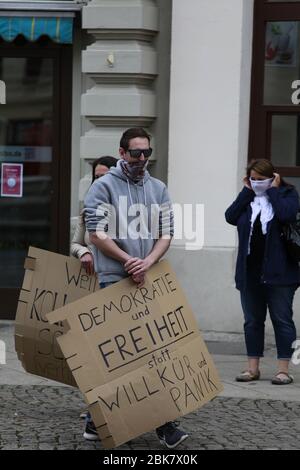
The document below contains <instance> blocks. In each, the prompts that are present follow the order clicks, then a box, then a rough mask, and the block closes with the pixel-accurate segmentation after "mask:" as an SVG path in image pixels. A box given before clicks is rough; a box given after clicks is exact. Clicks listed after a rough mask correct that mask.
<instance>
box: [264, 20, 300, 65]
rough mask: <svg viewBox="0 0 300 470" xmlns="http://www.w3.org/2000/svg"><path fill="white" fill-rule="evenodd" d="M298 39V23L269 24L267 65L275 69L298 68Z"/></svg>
mask: <svg viewBox="0 0 300 470" xmlns="http://www.w3.org/2000/svg"><path fill="white" fill-rule="evenodd" d="M297 39H298V23H297V21H271V22H268V23H267V30H266V50H265V64H266V65H268V66H273V67H274V66H276V67H296V66H297V54H298V53H297Z"/></svg>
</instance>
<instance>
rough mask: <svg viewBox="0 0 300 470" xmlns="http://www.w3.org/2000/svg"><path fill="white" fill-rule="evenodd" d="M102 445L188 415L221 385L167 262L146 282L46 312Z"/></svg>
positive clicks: (122, 283) (118, 287)
mask: <svg viewBox="0 0 300 470" xmlns="http://www.w3.org/2000/svg"><path fill="white" fill-rule="evenodd" d="M47 318H48V319H49V322H50V323H52V324H53V323H55V322H61V321H67V323H68V325H69V327H70V329H69V331H68V332H67V333H66V334H65V335H63V336H61V337H60V338H58V342H59V344H60V346H61V349H62V351H63V353H64V355H65V357H66V359H67V362H68V364H69V366H70V369H71V370H72V373H73V376H74V378H75V380H76V382H77V384H78V387H79V388H80V390H81V391H82V392H83V394H84V396H85V399H86V402H87V403H88V405H89V409H90V411H91V414H92V418H93V420H94V423H95V425H96V428H97V431H98V434H99V436H100V438H101V441H102V443H103V445H104V447H106V448H109V447H115V446H118V445H120V444H122V443H124V442H127V441H128V440H130V439H133V438H135V437H137V436H139V435H140V434H143V433H145V432H148V431H150V430H153V429H155V428H156V427H158V426H161V425H163V424H165V423H166V422H168V421H171V420H174V419H176V418H178V417H179V416H183V415H185V414H187V413H190V412H192V411H194V410H196V409H198V408H200V407H201V406H203V405H204V404H205V403H207V402H208V401H210V400H212V399H213V398H214V397H215V396H216V395H218V394H219V392H220V391H221V390H222V386H221V383H220V379H219V375H218V372H217V370H216V368H215V366H214V364H213V361H212V359H211V357H210V354H209V353H208V351H207V348H206V346H205V344H204V342H203V340H202V338H201V335H200V332H199V329H198V325H197V322H196V320H195V317H194V315H193V313H192V311H191V308H190V306H189V305H188V302H187V300H186V297H185V295H184V293H183V291H182V289H181V287H180V285H179V283H178V280H177V278H176V275H175V273H174V271H173V270H172V268H171V267H170V265H169V263H168V262H167V261H162V262H160V263H158V264H157V265H155V266H154V267H152V268H151V270H149V271H148V273H147V275H146V282H145V285H144V286H143V287H142V288H137V286H136V284H134V283H133V281H132V280H131V279H125V280H123V281H120V282H118V283H117V284H115V285H112V286H110V287H107V288H106V289H103V290H100V291H98V292H96V293H94V294H91V295H89V296H87V297H85V298H83V299H81V300H79V301H77V302H74V303H72V304H71V305H66V306H65V307H64V308H61V309H59V310H57V311H55V312H52V313H50V314H48V315H47Z"/></svg>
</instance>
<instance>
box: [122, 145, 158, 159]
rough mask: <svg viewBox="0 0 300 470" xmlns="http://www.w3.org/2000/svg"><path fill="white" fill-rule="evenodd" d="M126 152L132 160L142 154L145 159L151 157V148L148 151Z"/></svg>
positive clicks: (131, 150)
mask: <svg viewBox="0 0 300 470" xmlns="http://www.w3.org/2000/svg"><path fill="white" fill-rule="evenodd" d="M127 152H128V153H129V154H130V156H131V157H132V158H140V156H141V155H142V153H143V154H144V157H145V158H149V157H151V155H152V148H151V147H150V148H148V149H128V150H127Z"/></svg>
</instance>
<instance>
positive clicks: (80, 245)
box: [71, 156, 118, 274]
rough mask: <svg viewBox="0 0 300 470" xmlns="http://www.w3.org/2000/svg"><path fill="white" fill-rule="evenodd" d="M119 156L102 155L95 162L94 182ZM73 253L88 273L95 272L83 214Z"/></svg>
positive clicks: (79, 220)
mask: <svg viewBox="0 0 300 470" xmlns="http://www.w3.org/2000/svg"><path fill="white" fill-rule="evenodd" d="M117 161H118V159H117V158H114V157H109V156H107V157H100V158H98V159H97V160H95V161H94V162H93V168H92V183H94V181H95V180H97V179H98V178H101V177H102V176H104V175H105V174H106V173H107V172H108V171H109V170H110V168H112V167H115V166H116V165H117ZM71 255H72V256H75V258H78V259H80V261H81V263H82V266H83V268H84V269H85V270H86V272H87V274H93V273H94V260H93V255H92V251H91V244H90V241H89V234H88V232H87V231H86V228H85V222H84V219H83V216H82V214H80V216H79V217H78V222H77V226H76V229H75V233H74V236H73V240H72V242H71Z"/></svg>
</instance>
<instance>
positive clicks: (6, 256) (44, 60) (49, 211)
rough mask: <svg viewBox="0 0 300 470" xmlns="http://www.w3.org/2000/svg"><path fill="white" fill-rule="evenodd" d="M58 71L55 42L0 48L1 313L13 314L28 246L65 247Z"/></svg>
mask: <svg viewBox="0 0 300 470" xmlns="http://www.w3.org/2000/svg"><path fill="white" fill-rule="evenodd" d="M60 72H61V71H60V54H59V49H58V50H53V51H51V50H50V51H49V50H47V49H45V48H44V49H41V50H38V48H34V49H33V50H30V49H28V50H25V51H23V52H22V51H21V50H18V51H17V52H13V51H11V53H9V51H8V50H5V48H3V49H2V50H1V48H0V80H2V81H4V83H5V85H6V104H5V105H0V170H1V180H0V184H1V195H0V298H1V302H0V318H13V317H14V315H15V311H16V305H17V300H18V296H19V289H20V287H21V285H22V282H23V276H24V268H23V266H24V260H25V257H26V254H27V250H28V247H29V246H35V247H38V248H42V249H46V250H50V251H56V252H67V250H68V246H67V245H68V229H67V227H68V226H69V223H68V217H69V214H68V211H66V210H65V209H66V208H67V204H66V203H64V204H62V205H61V207H60V205H59V201H60V199H63V198H64V199H66V200H67V201H68V200H69V193H68V188H69V184H68V181H67V180H68V178H69V172H68V171H67V172H66V175H64V177H65V178H66V180H65V184H64V185H63V187H64V191H63V192H64V194H62V190H61V186H62V181H61V179H62V178H61V176H62V175H61V170H62V169H63V166H62V165H63V163H64V165H65V166H66V165H69V161H68V160H69V159H68V156H67V155H63V154H62V153H61V152H62V149H61V148H60V142H61V141H62V140H63V139H62V137H63V136H62V133H63V126H62V123H61V122H62V121H61V118H62V116H61V114H60V109H61V107H62V103H61V99H62V96H61V86H60V83H61V82H60V80H61V78H62V77H61V73H60ZM65 78H66V77H65ZM68 138H69V139H70V136H68V137H67V139H68ZM61 159H62V160H65V162H61ZM62 212H63V214H62ZM63 219H65V220H63ZM62 223H63V228H62ZM62 231H64V232H66V233H64V234H63V236H61V232H62ZM3 300H4V302H3Z"/></svg>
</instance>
